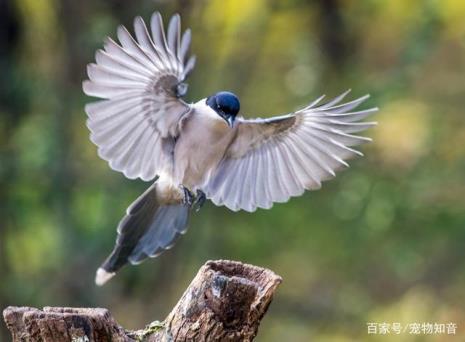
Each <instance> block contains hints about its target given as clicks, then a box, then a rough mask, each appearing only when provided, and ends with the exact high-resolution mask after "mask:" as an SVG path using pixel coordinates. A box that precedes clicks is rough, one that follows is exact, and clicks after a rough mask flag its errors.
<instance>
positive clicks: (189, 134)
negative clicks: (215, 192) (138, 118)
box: [174, 104, 234, 190]
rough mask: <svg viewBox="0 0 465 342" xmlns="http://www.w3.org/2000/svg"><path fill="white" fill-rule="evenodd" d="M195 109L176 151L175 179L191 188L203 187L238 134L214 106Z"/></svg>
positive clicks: (185, 125) (184, 124)
mask: <svg viewBox="0 0 465 342" xmlns="http://www.w3.org/2000/svg"><path fill="white" fill-rule="evenodd" d="M194 106H197V104H196V105H194ZM205 107H206V108H205ZM194 108H195V109H194V110H193V112H192V115H190V116H189V118H188V119H186V121H185V122H184V123H183V127H182V129H181V133H180V136H179V138H178V141H177V142H176V147H175V150H174V160H175V163H174V165H175V169H174V174H175V179H176V180H177V181H178V182H179V183H180V184H183V185H184V186H186V187H188V188H189V189H191V190H196V189H199V188H202V185H203V184H204V183H205V181H206V180H207V179H208V176H209V174H210V173H211V172H212V171H214V170H215V168H216V167H217V166H218V163H219V162H220V161H221V159H222V158H223V156H224V153H225V151H226V149H227V147H228V146H229V144H230V142H231V140H232V138H233V133H234V130H233V129H231V128H230V127H229V126H228V125H227V123H226V122H225V121H224V120H223V119H222V118H221V117H219V116H218V115H217V114H216V113H215V112H214V111H213V110H212V109H211V108H210V107H207V106H202V107H200V108H196V107H194Z"/></svg>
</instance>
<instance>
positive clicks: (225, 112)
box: [207, 91, 241, 127]
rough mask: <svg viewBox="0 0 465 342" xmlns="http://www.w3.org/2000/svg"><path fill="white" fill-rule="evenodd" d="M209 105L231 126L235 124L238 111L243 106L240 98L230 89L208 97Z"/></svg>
mask: <svg viewBox="0 0 465 342" xmlns="http://www.w3.org/2000/svg"><path fill="white" fill-rule="evenodd" d="M207 105H208V106H209V107H211V108H212V109H213V110H214V111H215V112H216V113H217V114H218V115H219V116H221V117H222V118H223V119H224V120H226V122H227V123H228V125H229V126H230V127H232V126H233V124H234V120H235V119H236V115H237V113H239V110H240V108H241V106H240V103H239V99H238V98H237V96H236V95H234V94H233V93H230V92H229V91H220V92H219V93H216V94H215V95H212V96H209V97H208V98H207Z"/></svg>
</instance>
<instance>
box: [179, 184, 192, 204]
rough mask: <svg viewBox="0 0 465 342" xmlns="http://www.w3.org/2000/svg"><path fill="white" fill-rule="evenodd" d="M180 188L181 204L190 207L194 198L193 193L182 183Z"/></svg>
mask: <svg viewBox="0 0 465 342" xmlns="http://www.w3.org/2000/svg"><path fill="white" fill-rule="evenodd" d="M181 189H182V191H183V192H184V200H183V204H184V205H187V206H189V207H192V204H193V203H194V198H195V196H194V194H193V193H192V192H191V191H190V190H189V189H188V188H186V187H185V186H184V185H181Z"/></svg>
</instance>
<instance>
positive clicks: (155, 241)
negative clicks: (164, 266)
mask: <svg viewBox="0 0 465 342" xmlns="http://www.w3.org/2000/svg"><path fill="white" fill-rule="evenodd" d="M188 218H189V207H188V206H186V205H184V204H182V203H179V204H169V205H163V204H160V203H158V200H157V196H156V182H155V183H154V184H153V185H152V186H151V187H150V188H148V189H147V190H146V191H145V192H144V193H143V194H142V195H141V196H140V197H139V198H137V199H136V200H135V201H134V202H133V203H132V204H131V205H130V206H129V207H128V209H127V213H126V215H125V216H124V217H123V219H122V220H121V221H120V223H119V225H118V229H117V231H118V236H117V238H116V244H115V247H114V249H113V251H112V253H111V254H110V255H109V256H108V258H107V259H106V260H105V262H104V263H103V264H102V266H100V268H99V269H98V270H97V274H96V278H95V282H96V284H97V285H103V284H104V283H105V282H107V281H108V280H109V279H110V278H111V277H112V276H113V275H114V274H115V273H116V271H118V270H119V269H120V268H121V267H123V266H124V265H125V264H127V263H128V262H130V263H131V264H139V263H141V262H142V261H143V260H144V259H146V258H148V257H152V258H154V257H156V256H158V255H160V254H161V253H162V252H163V251H164V250H167V249H169V248H171V247H172V246H173V245H174V243H175V242H176V240H177V238H178V237H179V236H180V235H181V234H184V233H185V232H186V230H187V222H188Z"/></svg>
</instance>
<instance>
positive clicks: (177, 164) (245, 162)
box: [83, 12, 378, 285]
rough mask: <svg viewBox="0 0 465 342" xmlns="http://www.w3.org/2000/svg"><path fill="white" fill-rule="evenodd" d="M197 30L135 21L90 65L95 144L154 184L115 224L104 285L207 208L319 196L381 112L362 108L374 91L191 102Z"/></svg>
mask: <svg viewBox="0 0 465 342" xmlns="http://www.w3.org/2000/svg"><path fill="white" fill-rule="evenodd" d="M191 37H192V34H191V30H190V29H187V30H185V31H184V32H181V20H180V15H179V14H174V15H173V16H172V17H171V18H170V20H169V24H168V25H167V29H166V33H165V27H164V24H163V20H162V16H161V14H160V13H159V12H155V13H153V14H152V16H151V18H150V22H149V24H148V25H146V23H145V22H144V20H143V19H142V18H141V17H140V16H138V17H136V18H135V19H134V35H132V34H131V33H130V32H129V31H128V30H127V29H126V28H125V27H124V26H122V25H120V26H119V27H118V29H117V38H118V41H119V43H117V42H116V41H115V40H113V39H111V38H109V37H107V38H106V39H105V41H104V44H103V48H102V49H99V50H97V52H96V54H95V63H90V64H88V65H87V76H88V79H86V80H84V81H83V91H84V93H85V94H86V95H88V96H91V97H95V98H98V99H99V100H97V101H94V102H90V103H88V104H86V105H85V112H86V114H87V121H86V124H87V127H88V129H89V130H90V140H91V141H92V142H93V143H94V144H95V145H96V146H97V150H98V156H99V157H100V158H102V159H103V160H105V161H107V162H108V163H109V166H110V168H111V169H113V170H116V171H119V172H122V173H123V174H124V176H126V177H127V178H129V179H141V180H142V181H146V182H151V183H150V186H149V187H148V188H147V190H146V191H145V192H144V193H143V194H142V195H140V196H139V197H138V198H137V199H136V200H135V201H134V202H132V204H130V205H129V207H128V208H127V210H126V214H125V215H124V217H123V218H122V219H121V221H120V222H119V224H118V226H117V237H116V242H115V246H114V249H113V250H112V252H111V254H110V255H109V256H108V257H107V258H106V259H105V261H104V262H103V263H102V265H101V266H100V267H99V268H98V270H97V272H96V277H95V282H96V284H97V285H103V284H104V283H106V282H107V281H108V280H109V279H111V278H112V277H113V276H114V275H115V274H116V272H117V271H118V270H119V269H121V268H122V267H123V266H124V265H126V264H133V265H136V264H139V263H141V262H142V261H144V260H145V259H147V258H154V257H157V256H158V255H160V254H161V253H162V252H164V251H165V250H167V249H170V248H171V247H172V246H173V245H174V243H175V242H176V240H177V239H178V238H179V236H180V235H182V234H184V233H185V232H186V230H187V224H188V220H189V217H190V216H191V215H192V214H193V213H195V212H197V211H198V210H199V209H200V208H201V207H202V205H203V204H204V203H205V201H207V200H210V201H211V202H213V204H215V205H216V206H226V207H227V208H229V209H231V210H232V211H238V210H245V211H247V212H254V211H255V210H256V209H257V208H263V209H270V208H271V207H272V206H273V204H274V203H283V202H286V201H288V200H289V199H290V198H291V197H295V196H300V195H302V194H303V193H304V192H305V191H306V190H317V189H319V188H320V187H321V183H322V182H323V181H326V180H328V179H331V178H333V177H335V176H336V171H339V170H341V169H344V168H346V167H348V163H347V161H346V160H348V159H350V158H352V157H355V156H362V155H363V154H362V153H361V152H360V151H358V150H356V149H354V148H353V147H354V146H357V145H360V144H363V143H366V142H369V141H371V139H370V138H368V137H364V136H360V135H357V134H356V133H358V132H361V131H364V130H366V129H368V128H370V127H372V126H373V125H375V124H376V122H368V121H365V120H364V119H365V118H366V117H368V116H369V115H370V114H372V113H374V112H376V111H377V110H378V108H369V109H362V110H358V109H357V108H358V106H359V105H360V104H361V103H362V102H364V101H365V100H366V99H367V98H368V97H369V95H365V96H362V97H360V98H357V99H354V100H351V101H345V100H344V99H345V97H346V96H347V95H348V93H349V91H350V90H349V91H346V92H344V93H342V94H341V95H339V96H337V97H335V98H334V99H331V100H328V101H326V100H324V98H325V97H324V95H323V96H321V97H319V98H317V99H316V100H315V101H313V102H311V103H310V104H308V105H306V106H304V107H303V108H301V109H299V110H296V111H291V112H289V113H288V114H285V115H281V116H275V117H269V118H263V119H262V118H257V119H246V118H245V117H244V116H242V114H239V113H240V102H239V99H238V97H237V96H236V95H235V94H234V93H232V92H230V91H218V92H216V93H214V94H211V95H210V96H207V97H205V98H203V99H201V100H200V101H198V102H195V103H187V102H186V101H185V100H184V99H183V97H184V96H185V95H186V93H187V89H188V84H187V83H186V79H187V77H188V76H189V74H190V73H191V72H192V71H193V69H194V66H195V62H196V58H195V55H191V54H190V43H191Z"/></svg>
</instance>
